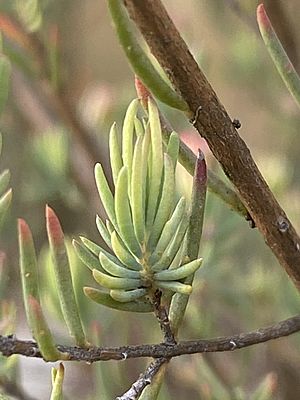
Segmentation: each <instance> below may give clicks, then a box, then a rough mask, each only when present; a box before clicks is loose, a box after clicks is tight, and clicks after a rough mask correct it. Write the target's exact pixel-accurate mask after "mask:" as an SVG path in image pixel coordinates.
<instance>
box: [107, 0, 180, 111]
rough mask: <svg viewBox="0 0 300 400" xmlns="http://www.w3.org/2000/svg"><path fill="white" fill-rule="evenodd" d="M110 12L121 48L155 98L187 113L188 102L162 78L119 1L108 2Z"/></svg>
mask: <svg viewBox="0 0 300 400" xmlns="http://www.w3.org/2000/svg"><path fill="white" fill-rule="evenodd" d="M108 6H109V10H110V13H111V16H112V19H113V22H114V26H115V29H116V32H117V35H118V38H119V41H120V43H121V46H122V48H123V50H124V52H125V54H126V56H127V58H128V60H129V62H130V64H131V66H132V68H133V70H134V72H135V73H136V75H138V76H139V77H140V79H141V80H142V81H143V83H144V84H145V85H146V86H147V87H149V88H150V89H151V91H152V93H153V95H154V96H155V97H157V98H158V99H159V100H160V101H162V102H163V103H166V104H168V105H169V106H170V107H174V108H177V109H179V110H182V111H187V110H188V106H187V104H186V102H185V101H184V100H183V99H182V98H181V97H180V96H179V95H178V94H177V93H176V92H175V91H174V90H172V89H171V87H170V86H169V85H168V84H167V83H166V82H165V81H164V80H163V79H162V78H161V76H160V75H159V73H158V72H157V71H156V69H155V68H154V67H153V65H152V63H151V61H150V59H149V58H148V56H147V55H146V53H145V52H144V51H143V49H142V48H141V46H140V45H139V43H138V41H137V39H136V33H135V32H133V31H132V30H131V25H130V22H129V18H128V16H127V14H126V11H125V9H124V6H123V4H122V2H121V1H119V0H108Z"/></svg>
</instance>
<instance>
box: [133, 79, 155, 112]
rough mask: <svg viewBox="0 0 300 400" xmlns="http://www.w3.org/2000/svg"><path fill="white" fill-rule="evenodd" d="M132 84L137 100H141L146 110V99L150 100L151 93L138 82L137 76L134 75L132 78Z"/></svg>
mask: <svg viewBox="0 0 300 400" xmlns="http://www.w3.org/2000/svg"><path fill="white" fill-rule="evenodd" d="M134 84H135V90H136V93H137V95H138V98H139V99H140V100H141V103H142V105H143V107H144V108H147V106H148V99H149V98H152V95H151V92H150V91H149V89H148V88H147V87H146V86H145V85H144V84H143V82H142V81H141V80H140V78H139V77H138V76H137V75H135V77H134Z"/></svg>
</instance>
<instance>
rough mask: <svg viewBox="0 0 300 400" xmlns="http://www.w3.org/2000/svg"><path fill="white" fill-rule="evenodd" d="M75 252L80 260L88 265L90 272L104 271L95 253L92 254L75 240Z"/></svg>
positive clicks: (73, 242)
mask: <svg viewBox="0 0 300 400" xmlns="http://www.w3.org/2000/svg"><path fill="white" fill-rule="evenodd" d="M72 244H73V247H74V250H75V252H76V254H77V256H78V257H79V258H80V260H81V261H82V262H83V264H84V265H86V266H87V267H88V268H89V269H90V270H93V269H100V270H102V271H103V272H104V270H103V269H102V267H101V265H100V262H99V259H98V257H96V256H95V255H94V254H93V253H91V252H90V251H89V250H88V249H87V248H86V247H85V246H83V245H82V244H80V243H79V242H77V240H75V239H73V241H72Z"/></svg>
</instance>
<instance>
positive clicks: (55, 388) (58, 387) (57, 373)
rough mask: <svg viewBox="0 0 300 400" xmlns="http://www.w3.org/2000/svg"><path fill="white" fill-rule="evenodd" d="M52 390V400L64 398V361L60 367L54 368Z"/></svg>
mask: <svg viewBox="0 0 300 400" xmlns="http://www.w3.org/2000/svg"><path fill="white" fill-rule="evenodd" d="M51 372H52V392H51V397H50V400H63V382H64V375H65V369H64V366H63V364H62V363H60V364H59V367H58V368H57V369H56V368H52V371H51Z"/></svg>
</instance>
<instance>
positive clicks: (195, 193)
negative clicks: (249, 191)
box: [169, 151, 207, 333]
mask: <svg viewBox="0 0 300 400" xmlns="http://www.w3.org/2000/svg"><path fill="white" fill-rule="evenodd" d="M206 188H207V169H206V163H205V159H204V154H203V153H202V152H201V151H199V153H198V157H197V162H196V165H195V172H194V179H193V189H192V199H191V209H190V216H189V225H188V230H187V234H186V238H185V243H184V254H186V255H187V257H188V258H189V259H190V260H191V261H192V260H195V259H196V258H197V257H198V254H199V248H200V241H201V236H202V228H203V219H204V209H205V200H206ZM193 279H194V274H192V275H190V276H188V277H187V278H186V279H185V281H184V283H186V284H189V285H192V283H193ZM188 301H189V297H188V296H186V295H185V294H184V293H181V294H175V295H174V296H173V298H172V301H171V306H170V313H169V318H170V322H171V326H172V329H173V332H174V333H176V332H177V331H178V329H179V326H180V324H181V322H182V319H183V316H184V313H185V310H186V307H187V304H188Z"/></svg>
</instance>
